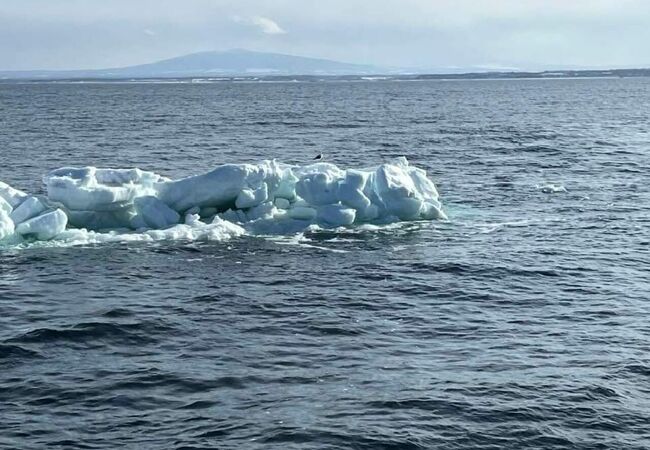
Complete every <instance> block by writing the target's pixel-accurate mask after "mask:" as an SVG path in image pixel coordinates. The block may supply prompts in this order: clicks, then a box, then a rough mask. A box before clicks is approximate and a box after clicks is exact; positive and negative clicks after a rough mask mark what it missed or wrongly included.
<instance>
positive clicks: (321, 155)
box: [314, 153, 323, 161]
mask: <svg viewBox="0 0 650 450" xmlns="http://www.w3.org/2000/svg"><path fill="white" fill-rule="evenodd" d="M321 159H323V154H322V153H319V154H318V155H316V156H315V157H314V161H320V160H321Z"/></svg>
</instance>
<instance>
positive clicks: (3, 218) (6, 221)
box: [0, 209, 15, 241]
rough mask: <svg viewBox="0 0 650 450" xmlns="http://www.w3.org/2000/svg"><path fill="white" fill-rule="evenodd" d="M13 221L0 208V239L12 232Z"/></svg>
mask: <svg viewBox="0 0 650 450" xmlns="http://www.w3.org/2000/svg"><path fill="white" fill-rule="evenodd" d="M14 228H15V227H14V221H13V220H11V218H10V217H9V215H8V214H7V213H6V212H5V211H4V210H2V209H0V241H1V240H3V239H5V238H8V237H9V236H11V235H13V234H14Z"/></svg>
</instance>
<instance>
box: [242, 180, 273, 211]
mask: <svg viewBox="0 0 650 450" xmlns="http://www.w3.org/2000/svg"><path fill="white" fill-rule="evenodd" d="M268 198H269V188H268V186H267V184H266V183H262V185H261V186H260V187H258V188H257V189H255V190H253V189H249V188H244V189H242V190H241V191H240V192H239V195H237V198H236V199H235V207H237V208H238V209H245V208H252V207H253V206H257V205H259V204H260V203H264V202H265V201H266V200H267V199H268Z"/></svg>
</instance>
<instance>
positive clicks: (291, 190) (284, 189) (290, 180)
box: [273, 168, 298, 200]
mask: <svg viewBox="0 0 650 450" xmlns="http://www.w3.org/2000/svg"><path fill="white" fill-rule="evenodd" d="M297 182H298V177H296V176H295V175H294V173H293V171H292V170H291V168H287V169H285V170H284V171H283V172H282V175H281V179H280V183H279V184H278V187H277V188H276V189H275V192H273V195H274V197H275V198H284V199H287V200H293V199H295V198H296V183H297Z"/></svg>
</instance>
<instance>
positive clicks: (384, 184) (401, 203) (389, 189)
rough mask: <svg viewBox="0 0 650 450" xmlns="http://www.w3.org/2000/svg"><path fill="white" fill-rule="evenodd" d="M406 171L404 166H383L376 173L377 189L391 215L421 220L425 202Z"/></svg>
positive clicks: (402, 218)
mask: <svg viewBox="0 0 650 450" xmlns="http://www.w3.org/2000/svg"><path fill="white" fill-rule="evenodd" d="M405 169H406V167H404V166H402V165H397V164H382V165H381V166H380V167H379V168H378V169H377V172H376V177H375V189H376V191H377V194H378V195H379V197H380V198H381V200H382V202H383V204H384V206H385V208H386V210H387V211H388V213H389V214H392V215H394V216H397V217H398V218H399V219H401V220H414V219H417V218H419V215H420V210H421V208H422V203H423V202H422V199H421V195H418V191H417V189H416V187H415V183H413V179H412V178H411V177H410V176H409V174H408V172H407V171H406V170H405Z"/></svg>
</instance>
